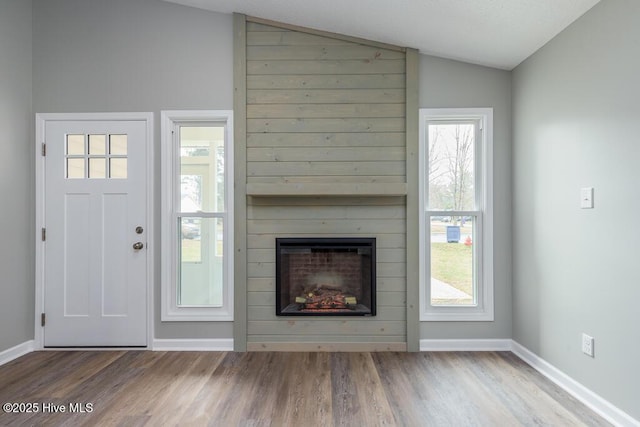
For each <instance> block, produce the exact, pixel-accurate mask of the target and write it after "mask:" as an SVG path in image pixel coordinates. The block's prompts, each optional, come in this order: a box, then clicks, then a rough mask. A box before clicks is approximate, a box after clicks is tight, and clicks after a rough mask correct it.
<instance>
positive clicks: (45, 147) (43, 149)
mask: <svg viewBox="0 0 640 427" xmlns="http://www.w3.org/2000/svg"><path fill="white" fill-rule="evenodd" d="M46 155H47V144H45V143H44V142H43V143H42V156H43V157H44V156H46Z"/></svg>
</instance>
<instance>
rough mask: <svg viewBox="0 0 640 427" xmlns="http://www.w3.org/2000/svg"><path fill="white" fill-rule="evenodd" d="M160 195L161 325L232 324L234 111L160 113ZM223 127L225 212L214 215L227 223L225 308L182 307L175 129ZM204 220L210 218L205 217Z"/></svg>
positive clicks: (224, 280) (224, 244) (225, 224)
mask: <svg viewBox="0 0 640 427" xmlns="http://www.w3.org/2000/svg"><path fill="white" fill-rule="evenodd" d="M160 114H161V135H162V137H161V155H162V158H161V191H162V201H161V207H162V214H161V216H162V218H161V225H162V233H161V234H162V235H161V243H162V246H161V248H162V251H161V277H162V279H161V288H162V290H161V304H160V305H161V321H163V322H167V321H204V322H207V321H232V320H233V308H234V297H233V288H234V286H233V284H234V278H233V273H234V270H233V255H234V250H233V243H234V237H233V230H234V224H233V206H234V197H233V177H234V172H233V166H234V163H233V111H232V110H198V111H178V110H172V111H161V113H160ZM212 122H217V123H224V126H225V148H224V161H225V164H224V166H225V170H224V173H225V183H224V192H225V194H224V208H225V210H224V212H223V213H216V214H214V216H215V217H219V216H222V217H223V221H224V229H223V230H224V237H223V242H224V243H223V257H224V262H223V268H224V270H223V282H224V289H223V295H224V296H223V304H222V307H180V306H178V304H177V286H178V245H179V244H180V241H179V239H178V237H177V236H178V232H177V222H176V221H173V218H174V216H175V214H176V211H175V209H176V206H175V205H176V200H179V198H177V195H176V193H177V191H176V186H175V185H174V183H175V181H174V180H175V174H176V173H178V172H179V161H178V160H179V159H177V158H176V155H175V154H176V152H177V151H176V150H177V149H176V138H175V136H174V133H175V129H176V128H177V127H178V126H180V125H183V124H196V123H212ZM175 134H177V133H175ZM204 216H211V215H210V214H205V215H204Z"/></svg>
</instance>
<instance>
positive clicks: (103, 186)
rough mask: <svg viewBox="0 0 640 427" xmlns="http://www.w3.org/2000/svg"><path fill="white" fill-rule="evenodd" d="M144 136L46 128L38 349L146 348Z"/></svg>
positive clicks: (136, 126)
mask: <svg viewBox="0 0 640 427" xmlns="http://www.w3.org/2000/svg"><path fill="white" fill-rule="evenodd" d="M146 132H147V130H146V122H145V121H142V120H140V121H135V120H131V121H114V120H78V121H71V120H58V121H57V120H47V121H46V122H45V128H44V135H45V143H46V156H45V158H44V159H45V160H44V162H45V172H44V178H45V179H44V192H45V197H44V225H45V236H44V239H45V241H44V285H43V289H44V313H45V315H46V317H45V319H46V321H45V327H44V346H45V347H94V346H98V347H106V346H146V345H147V310H148V307H147V250H146V246H147V239H146V236H147V234H148V230H147V225H146V218H147V212H146V206H147V203H146V199H147V197H146V191H147V182H146V177H147V170H146V164H147V162H146V158H145V155H146V144H147V135H146Z"/></svg>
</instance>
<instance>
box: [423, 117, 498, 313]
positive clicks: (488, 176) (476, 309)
mask: <svg viewBox="0 0 640 427" xmlns="http://www.w3.org/2000/svg"><path fill="white" fill-rule="evenodd" d="M419 120H420V121H419V153H420V155H419V204H418V205H419V209H420V211H419V236H420V237H419V240H420V247H419V257H420V258H419V259H420V263H419V265H420V267H419V280H420V286H419V288H420V321H493V320H494V280H493V108H421V109H420V110H419ZM448 120H449V121H462V120H474V121H476V120H477V121H479V122H480V132H481V135H482V137H481V142H480V144H481V146H480V156H479V158H477V159H475V163H476V168H477V169H476V171H480V176H479V177H478V179H477V180H476V183H479V184H480V189H481V197H480V200H477V203H478V212H479V221H478V222H479V224H477V227H478V230H477V233H478V234H477V236H478V240H479V241H480V242H481V245H480V250H478V255H477V264H476V266H475V267H476V268H477V271H478V275H477V277H478V288H477V305H474V306H433V305H431V303H430V301H431V287H430V281H429V280H427V279H428V278H429V277H430V276H431V273H430V271H431V265H430V261H429V260H430V255H431V254H430V250H431V249H430V244H429V240H430V239H429V237H428V236H429V229H428V224H427V222H426V218H427V214H428V213H430V214H431V215H437V214H445V213H444V212H443V211H435V210H434V211H427V198H426V196H427V189H428V188H429V187H428V185H429V183H428V182H427V180H428V174H427V173H426V167H427V165H428V159H427V156H428V146H427V135H428V122H429V121H448ZM476 152H477V150H476ZM478 166H479V168H478ZM449 214H451V213H450V212H449Z"/></svg>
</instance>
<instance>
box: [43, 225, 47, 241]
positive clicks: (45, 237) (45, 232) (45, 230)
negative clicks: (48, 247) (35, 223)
mask: <svg viewBox="0 0 640 427" xmlns="http://www.w3.org/2000/svg"><path fill="white" fill-rule="evenodd" d="M45 240H47V229H46V228H42V241H43V242H44V241H45Z"/></svg>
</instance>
